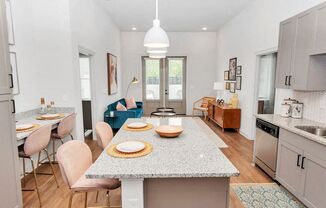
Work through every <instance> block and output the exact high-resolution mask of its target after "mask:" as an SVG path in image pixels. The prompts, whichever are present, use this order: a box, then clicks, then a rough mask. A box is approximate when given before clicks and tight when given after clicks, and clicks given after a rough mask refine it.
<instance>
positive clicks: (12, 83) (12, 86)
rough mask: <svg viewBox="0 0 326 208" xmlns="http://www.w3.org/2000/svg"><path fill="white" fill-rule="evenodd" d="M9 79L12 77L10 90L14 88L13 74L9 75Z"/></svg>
mask: <svg viewBox="0 0 326 208" xmlns="http://www.w3.org/2000/svg"><path fill="white" fill-rule="evenodd" d="M9 77H10V85H9V88H11V89H12V88H14V78H13V77H12V74H9Z"/></svg>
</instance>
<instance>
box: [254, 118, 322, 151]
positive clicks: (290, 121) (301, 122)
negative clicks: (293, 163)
mask: <svg viewBox="0 0 326 208" xmlns="http://www.w3.org/2000/svg"><path fill="white" fill-rule="evenodd" d="M256 118H259V119H262V120H264V121H267V122H269V123H272V124H274V125H276V126H279V127H281V128H283V129H286V130H288V131H291V132H293V133H295V134H298V135H300V136H303V137H305V138H307V139H310V140H312V141H315V142H317V143H319V144H323V145H326V137H321V136H317V135H314V134H311V133H308V132H306V131H303V130H300V129H298V128H295V126H320V127H326V124H325V123H319V122H316V121H311V120H307V119H295V118H283V117H281V116H280V115H274V114H258V115H256Z"/></svg>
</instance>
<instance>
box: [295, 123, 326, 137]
mask: <svg viewBox="0 0 326 208" xmlns="http://www.w3.org/2000/svg"><path fill="white" fill-rule="evenodd" d="M295 128H297V129H300V130H302V131H306V132H309V133H311V134H314V135H317V136H321V137H325V138H326V127H320V126H295Z"/></svg>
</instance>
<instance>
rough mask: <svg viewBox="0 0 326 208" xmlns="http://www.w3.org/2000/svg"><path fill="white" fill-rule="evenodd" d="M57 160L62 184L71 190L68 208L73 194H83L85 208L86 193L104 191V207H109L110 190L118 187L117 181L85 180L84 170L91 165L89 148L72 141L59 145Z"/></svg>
mask: <svg viewBox="0 0 326 208" xmlns="http://www.w3.org/2000/svg"><path fill="white" fill-rule="evenodd" d="M57 160H58V163H59V167H60V171H61V175H62V178H63V180H64V182H65V183H66V184H67V185H68V186H69V188H70V190H71V194H70V198H69V208H71V205H72V200H73V197H74V195H75V193H85V207H87V193H88V192H89V191H100V190H104V191H106V194H107V203H106V206H101V207H109V208H110V207H111V206H110V195H109V193H110V190H114V189H117V188H119V187H120V181H119V180H118V179H87V178H86V177H85V172H86V170H87V169H88V168H89V167H90V166H91V165H92V153H91V150H90V148H89V147H88V146H87V145H86V144H85V143H84V142H82V141H78V140H73V141H68V142H66V143H65V144H63V145H61V146H60V147H59V149H58V151H57Z"/></svg>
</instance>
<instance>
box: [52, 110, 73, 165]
mask: <svg viewBox="0 0 326 208" xmlns="http://www.w3.org/2000/svg"><path fill="white" fill-rule="evenodd" d="M75 124H76V113H72V114H71V115H69V116H67V117H66V118H64V119H62V120H61V121H60V123H59V125H58V128H56V129H54V130H53V131H52V132H51V139H52V147H53V149H52V150H53V153H52V154H53V162H54V163H56V161H55V141H57V140H59V141H60V142H61V144H63V143H64V139H65V138H66V137H70V139H71V140H74V137H73V136H72V131H73V129H74V127H75Z"/></svg>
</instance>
